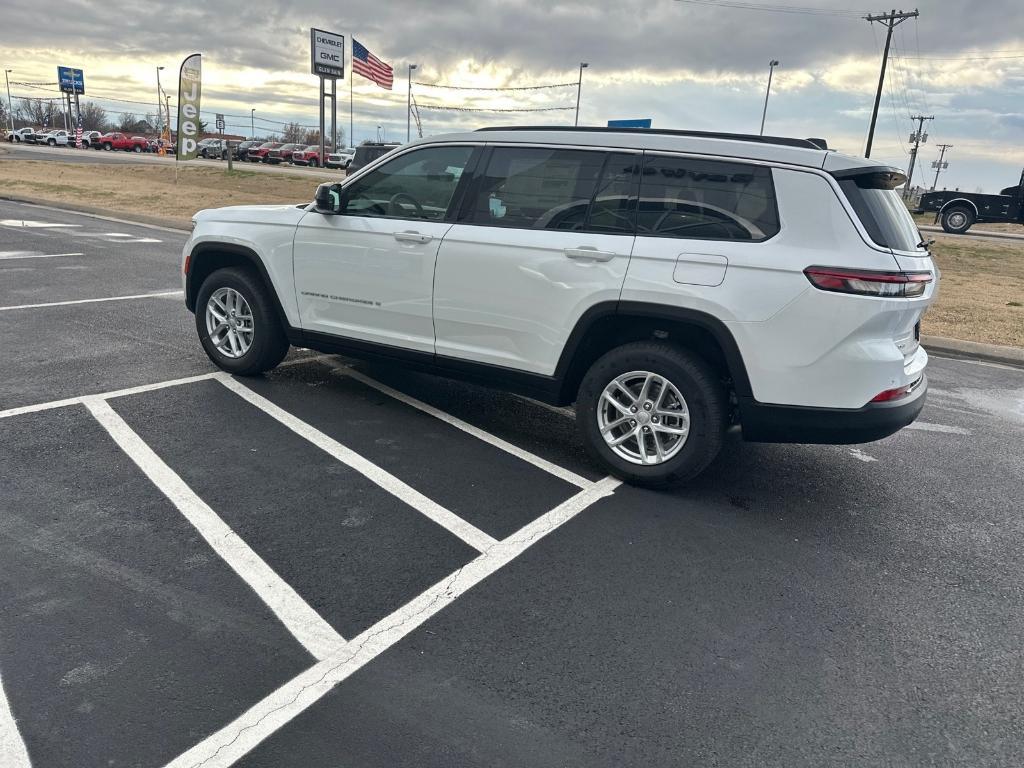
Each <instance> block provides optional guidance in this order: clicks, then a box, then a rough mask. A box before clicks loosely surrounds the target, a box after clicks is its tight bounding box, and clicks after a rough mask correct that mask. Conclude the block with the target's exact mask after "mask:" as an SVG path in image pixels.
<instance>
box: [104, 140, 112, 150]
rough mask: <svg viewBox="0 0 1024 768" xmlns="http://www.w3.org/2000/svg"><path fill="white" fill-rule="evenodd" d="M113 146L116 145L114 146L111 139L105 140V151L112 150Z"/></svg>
mask: <svg viewBox="0 0 1024 768" xmlns="http://www.w3.org/2000/svg"><path fill="white" fill-rule="evenodd" d="M113 148H114V146H113V145H112V144H111V143H110V142H109V141H105V142H103V150H104V151H105V152H109V151H110V150H112V149H113Z"/></svg>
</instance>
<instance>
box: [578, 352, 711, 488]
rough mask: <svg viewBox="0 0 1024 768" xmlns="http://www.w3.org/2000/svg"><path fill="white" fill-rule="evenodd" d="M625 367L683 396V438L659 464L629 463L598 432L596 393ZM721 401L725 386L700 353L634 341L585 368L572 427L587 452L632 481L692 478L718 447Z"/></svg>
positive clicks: (652, 483)
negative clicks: (653, 375)
mask: <svg viewBox="0 0 1024 768" xmlns="http://www.w3.org/2000/svg"><path fill="white" fill-rule="evenodd" d="M630 371H649V372H651V373H656V374H658V375H659V376H663V377H665V378H666V379H667V380H668V381H670V382H671V383H672V384H673V385H674V386H675V387H676V388H677V389H678V390H679V393H680V394H681V395H682V397H683V398H684V399H685V400H686V405H687V408H688V409H689V412H690V429H689V434H688V435H687V437H686V442H685V443H683V446H682V448H680V449H679V451H678V453H676V454H675V455H674V456H672V457H671V458H670V459H668V460H667V461H665V462H663V463H661V464H655V465H641V464H634V463H632V462H630V461H628V460H626V459H625V458H622V457H621V456H619V455H618V454H616V453H615V452H614V451H613V450H612V449H611V448H610V447H609V446H608V444H607V443H606V442H605V439H604V437H602V435H601V431H600V427H599V425H598V406H599V404H600V401H601V396H602V393H603V392H604V389H605V387H606V386H607V385H608V384H610V383H611V382H612V380H614V379H615V378H617V377H618V376H621V375H622V374H625V373H629V372H630ZM726 406H727V401H726V392H725V387H724V385H723V384H722V382H721V380H720V377H719V376H718V375H717V374H716V373H715V371H714V370H713V369H712V367H711V366H710V365H708V364H707V363H706V362H705V361H704V360H703V359H701V358H700V357H698V356H697V355H694V354H693V353H691V352H689V351H688V350H686V349H682V348H680V347H676V346H674V345H672V344H669V343H667V342H653V341H651V342H649V341H640V342H633V343H630V344H625V345H623V346H621V347H616V348H615V349H613V350H611V351H610V352H608V353H606V354H605V355H604V356H603V357H601V358H600V359H599V360H598V361H597V362H595V363H594V364H593V365H592V366H591V367H590V370H589V371H587V373H586V375H585V376H584V377H583V382H582V383H581V384H580V389H579V394H578V397H577V402H576V427H577V429H578V430H579V433H580V435H581V437H582V438H583V444H584V447H585V448H586V450H587V453H589V454H590V456H591V457H592V458H594V459H595V460H596V461H597V462H598V463H600V464H602V465H604V466H605V467H606V468H607V469H608V471H609V472H611V474H613V475H615V476H616V477H618V478H621V479H622V480H625V481H626V482H627V483H631V484H633V485H640V486H645V487H649V488H658V487H664V486H666V485H672V484H676V483H685V482H686V481H688V480H692V479H693V478H694V477H696V476H697V475H699V474H700V473H701V472H702V471H704V469H705V468H706V467H707V466H708V465H709V464H710V463H711V462H712V461H713V460H714V458H715V456H717V455H718V451H719V450H720V449H721V447H722V439H723V435H724V432H725V426H726V413H727V407H726Z"/></svg>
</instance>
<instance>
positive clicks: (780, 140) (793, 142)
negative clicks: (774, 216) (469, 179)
mask: <svg viewBox="0 0 1024 768" xmlns="http://www.w3.org/2000/svg"><path fill="white" fill-rule="evenodd" d="M477 131H478V132H479V131H561V132H567V133H568V132H573V131H582V132H585V133H640V134H651V133H657V134H660V135H663V136H691V137H694V138H699V139H728V140H730V141H750V142H754V143H756V144H779V145H782V146H786V147H802V148H804V149H822V147H821V144H820V143H819V142H821V143H824V140H823V139H793V138H789V137H788V136H759V135H757V134H754V133H718V132H715V131H680V130H674V129H670V128H605V127H604V126H587V127H574V126H571V125H511V126H505V127H502V126H494V127H489V128H477Z"/></svg>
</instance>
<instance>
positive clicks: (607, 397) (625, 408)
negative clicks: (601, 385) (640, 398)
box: [601, 390, 629, 414]
mask: <svg viewBox="0 0 1024 768" xmlns="http://www.w3.org/2000/svg"><path fill="white" fill-rule="evenodd" d="M601 397H602V398H603V399H604V400H606V401H607V402H609V403H611V404H612V405H613V406H614V407H615V408H617V409H618V410H619V413H626V414H628V413H629V406H628V405H623V404H622V403H620V402H619V401H618V400H616V399H615V398H614V397H612V396H611V394H610V393H609V392H608V391H607V390H605V392H604V393H603V394H602V395H601Z"/></svg>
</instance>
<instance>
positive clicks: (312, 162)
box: [309, 159, 320, 168]
mask: <svg viewBox="0 0 1024 768" xmlns="http://www.w3.org/2000/svg"><path fill="white" fill-rule="evenodd" d="M319 165H320V163H319V162H318V161H317V160H315V159H314V160H310V161H309V166H310V167H311V168H316V167H317V166H319Z"/></svg>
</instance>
